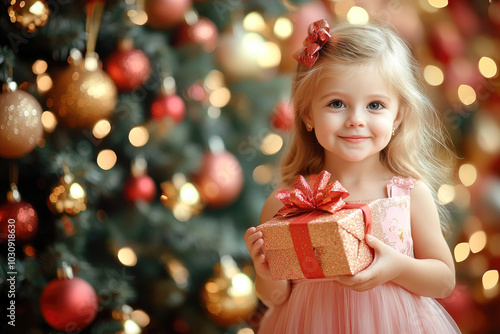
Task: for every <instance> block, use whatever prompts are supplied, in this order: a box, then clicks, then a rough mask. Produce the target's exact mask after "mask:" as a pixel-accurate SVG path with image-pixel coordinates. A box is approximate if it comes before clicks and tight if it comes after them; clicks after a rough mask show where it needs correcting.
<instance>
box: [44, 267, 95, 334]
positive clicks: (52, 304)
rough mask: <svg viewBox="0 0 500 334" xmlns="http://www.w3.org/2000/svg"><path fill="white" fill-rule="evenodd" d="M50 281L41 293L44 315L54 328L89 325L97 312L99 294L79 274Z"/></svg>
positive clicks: (69, 330)
mask: <svg viewBox="0 0 500 334" xmlns="http://www.w3.org/2000/svg"><path fill="white" fill-rule="evenodd" d="M59 276H60V277H59V278H56V279H53V280H52V281H50V282H49V283H48V284H47V285H46V286H45V287H44V289H43V291H42V294H41V296H40V310H41V312H42V315H43V318H44V319H45V321H47V323H48V324H49V325H50V326H52V327H53V328H55V329H57V330H60V331H64V332H68V333H69V332H75V331H79V330H80V329H82V328H85V327H87V326H88V325H90V323H92V321H93V320H94V318H95V316H96V315H97V307H98V302H97V294H96V292H95V290H94V288H93V287H92V286H91V285H90V284H89V283H88V282H87V281H85V280H83V279H81V278H79V277H75V278H73V277H72V273H71V275H70V276H69V277H63V276H62V275H60V274H59Z"/></svg>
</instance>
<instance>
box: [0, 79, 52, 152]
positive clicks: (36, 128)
mask: <svg viewBox="0 0 500 334" xmlns="http://www.w3.org/2000/svg"><path fill="white" fill-rule="evenodd" d="M14 88H15V86H14ZM42 112H43V110H42V106H41V105H40V103H38V101H37V100H36V99H35V98H34V97H33V96H31V95H30V94H29V93H27V92H25V91H23V90H20V89H14V90H11V89H8V88H7V89H5V91H4V92H3V93H1V94H0V156H2V157H4V158H9V159H14V158H19V157H21V156H23V155H25V154H28V153H29V152H31V151H32V150H33V149H34V148H35V147H36V144H37V141H38V139H40V138H41V137H42V135H43V125H42V121H41V117H42Z"/></svg>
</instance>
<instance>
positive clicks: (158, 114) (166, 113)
mask: <svg viewBox="0 0 500 334" xmlns="http://www.w3.org/2000/svg"><path fill="white" fill-rule="evenodd" d="M185 112H186V105H185V104H184V101H183V100H182V98H181V97H180V96H179V95H176V94H164V95H160V96H158V97H157V98H156V100H154V102H153V104H152V105H151V116H152V117H153V119H156V120H161V119H163V118H165V117H169V118H171V119H172V120H173V121H174V122H175V123H179V122H180V121H182V120H183V119H184V114H185Z"/></svg>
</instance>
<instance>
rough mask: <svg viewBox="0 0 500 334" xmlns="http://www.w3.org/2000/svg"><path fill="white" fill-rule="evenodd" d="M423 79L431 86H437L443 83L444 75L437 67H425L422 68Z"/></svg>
mask: <svg viewBox="0 0 500 334" xmlns="http://www.w3.org/2000/svg"><path fill="white" fill-rule="evenodd" d="M424 79H425V81H426V82H427V83H428V84H429V85H431V86H439V85H441V84H442V83H443V81H444V74H443V71H441V69H440V68H439V67H437V66H434V65H427V66H426V67H425V68H424Z"/></svg>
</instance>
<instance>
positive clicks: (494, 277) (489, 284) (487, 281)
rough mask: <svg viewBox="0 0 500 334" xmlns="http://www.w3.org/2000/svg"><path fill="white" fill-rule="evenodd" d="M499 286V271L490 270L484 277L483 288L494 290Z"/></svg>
mask: <svg viewBox="0 0 500 334" xmlns="http://www.w3.org/2000/svg"><path fill="white" fill-rule="evenodd" d="M497 284H498V270H488V271H487V272H485V273H484V275H483V288H484V289H485V290H488V289H493V288H494V287H495V286H496V285H497Z"/></svg>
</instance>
